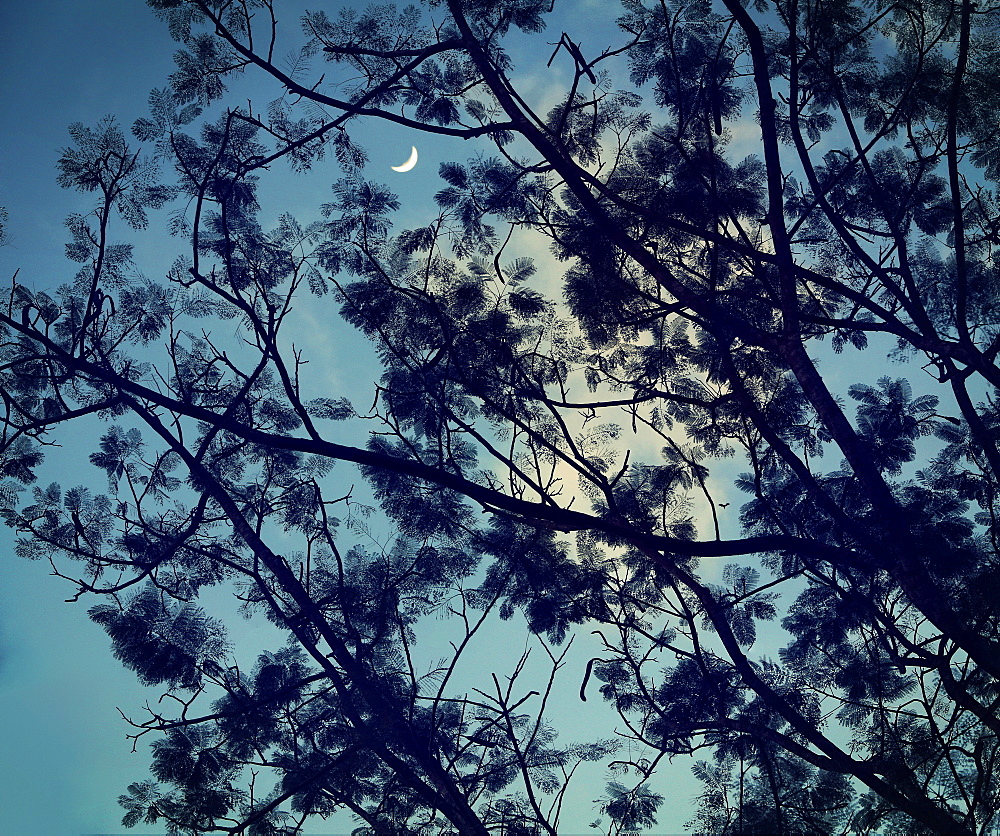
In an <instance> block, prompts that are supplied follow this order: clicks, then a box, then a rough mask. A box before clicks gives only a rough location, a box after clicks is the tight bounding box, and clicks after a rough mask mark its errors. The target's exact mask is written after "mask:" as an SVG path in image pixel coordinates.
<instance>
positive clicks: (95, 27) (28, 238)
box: [0, 0, 693, 836]
mask: <svg viewBox="0 0 1000 836" xmlns="http://www.w3.org/2000/svg"><path fill="white" fill-rule="evenodd" d="M324 5H325V6H326V7H327V8H329V7H330V6H331V5H333V4H331V3H324ZM587 5H589V3H587V2H586V1H585V0H584V1H583V2H579V3H574V4H572V7H573V8H574V9H581V8H583V7H585V6H587ZM0 32H2V33H3V34H2V36H0V67H2V68H3V73H2V75H0V112H2V113H3V114H4V117H5V119H4V123H5V124H4V129H3V131H0V161H2V162H0V206H6V207H7V209H8V211H9V213H10V220H9V225H8V235H9V238H10V246H8V247H5V248H2V249H0V275H2V278H3V280H4V281H5V282H9V281H10V278H11V276H12V275H13V273H14V271H15V270H17V269H19V270H20V273H19V275H18V281H19V282H21V283H23V284H27V285H29V286H34V287H36V288H54V287H56V286H58V285H59V284H61V283H63V282H64V281H67V280H69V279H70V278H71V277H72V275H73V273H74V272H75V271H76V269H77V266H76V265H75V264H73V263H72V262H69V261H67V260H66V259H65V257H64V255H63V253H64V244H65V243H66V241H67V237H68V236H67V234H66V231H65V228H64V226H63V219H64V218H65V217H66V215H67V214H69V213H70V212H73V211H87V210H89V209H90V208H92V205H93V203H92V196H91V195H83V194H80V193H75V192H67V191H65V190H63V189H61V188H60V187H59V186H58V185H57V184H56V182H55V175H56V169H55V164H56V161H57V159H58V157H59V151H60V149H61V148H62V147H63V146H65V145H67V144H68V141H69V137H68V134H67V126H68V125H69V124H70V123H73V122H77V121H80V122H83V123H84V124H86V125H92V124H94V123H95V122H96V121H97V120H98V119H100V118H101V117H102V116H104V115H106V114H108V113H113V114H116V115H118V117H119V119H120V122H121V124H122V126H123V127H124V128H126V129H127V128H128V126H129V125H131V123H132V121H133V120H134V119H135V118H137V117H139V116H142V115H144V114H145V113H146V102H147V97H148V93H149V90H150V89H151V88H153V87H158V86H164V83H165V79H166V77H167V75H168V74H169V73H170V72H171V70H172V69H173V62H172V58H171V56H172V53H173V51H174V50H175V49H176V45H175V44H174V42H173V41H171V40H170V38H169V36H168V35H167V32H166V29H165V27H164V26H163V25H162V24H161V23H160V22H159V21H158V20H156V19H155V17H154V16H153V14H152V12H150V10H149V9H148V8H147V7H146V5H145V3H143V2H142V1H141V0H35V1H34V2H17V1H16V0H0ZM557 37H558V35H557V34H555V35H553V34H551V33H549V34H548V36H547V38H548V39H549V40H555V39H556V38H557ZM610 41H611V36H610V35H609V37H608V39H607V43H610ZM607 43H601V42H600V41H599V40H597V39H596V38H595V43H594V46H595V48H601V47H603V46H606V45H607ZM539 54H540V53H539ZM547 57H548V55H544V56H542V57H541V60H539V61H538V62H537V63H538V65H539V69H540V70H543V71H544V61H545V60H546V59H547ZM558 72H559V70H558V67H555V68H553V69H552V70H550V71H548V72H547V73H543V74H542V75H540V76H539V78H540V79H541V78H544V76H545V75H547V77H548V78H550V79H551V78H554V77H557V75H558ZM539 83H542V82H541V81H539ZM536 92H537V90H536ZM273 95H275V94H273V93H272V94H271V95H270V96H268V95H266V94H265V95H263V96H261V97H260V100H259V101H255V105H263V104H264V103H266V102H267V101H268V100H269V98H272V97H273ZM366 133H367V136H366V135H365V134H366ZM359 138H360V139H362V141H363V142H364V144H366V145H367V146H368V147H369V149H370V151H371V155H372V160H371V165H370V167H369V169H368V171H367V173H368V176H369V177H377V178H379V179H382V180H383V182H386V183H388V184H389V185H390V186H391V187H393V188H394V189H397V190H399V189H400V188H401V186H402V185H405V186H406V188H407V194H406V195H404V200H403V203H404V208H405V209H404V217H403V218H402V219H401V223H402V224H403V225H406V223H407V219H406V217H405V216H406V215H410V216H411V217H414V218H415V217H416V215H415V214H412V213H414V211H415V210H414V207H415V206H416V207H419V206H421V205H429V204H430V197H431V195H433V192H434V191H435V190H436V189H437V188H440V186H439V185H438V184H437V182H436V181H434V180H433V177H434V174H435V173H436V171H437V165H438V163H439V162H440V161H441V160H444V159H462V158H464V157H465V156H466V155H467V154H469V153H470V152H471V151H472V150H473V149H472V148H471V147H470V146H467V145H464V144H463V143H462V142H461V141H460V140H444V139H429V138H426V137H416V138H415V137H413V136H412V132H410V131H407V130H406V129H404V128H400V127H398V126H393V125H386V124H384V123H383V124H381V125H377V126H371V127H370V128H368V129H367V131H359ZM366 139H367V140H368V141H367V142H365V140H366ZM413 143H416V144H417V145H418V146H420V151H421V160H420V164H419V165H418V168H417V170H415V171H414V172H413V173H412V174H410V175H398V174H394V173H392V172H390V171H388V166H389V165H392V164H398V163H400V162H402V161H403V160H404V159H405V157H406V156H407V154H408V153H409V149H410V145H411V144H413ZM380 172H384V173H385V176H384V177H382V175H381V174H380ZM336 176H337V173H336V168H335V166H333V167H332V168H331V167H330V166H329V164H327V166H326V168H324V170H323V171H322V172H317V173H314V174H313V175H310V176H306V177H301V176H300V177H294V176H293V175H289V177H288V179H286V180H284V181H279V183H278V184H277V185H266V186H265V187H264V189H263V190H262V201H261V202H262V204H263V205H264V207H265V212H264V218H263V220H264V223H265V225H266V224H268V223H271V222H273V221H274V220H276V218H277V215H278V214H279V213H280V212H282V211H288V210H289V209H291V211H293V213H294V212H295V205H296V204H298V205H300V206H309V207H316V206H318V205H319V204H320V203H322V202H324V201H325V200H329V194H330V193H329V184H330V182H331V181H332V180H333V179H334V178H335V177H336ZM404 176H405V177H407V178H409V179H407V180H401V179H399V178H402V177H404ZM290 194H294V200H292V199H291V198H290V197H289V195H290ZM277 197H281V198H282V199H281V200H280V201H279V200H275V199H274V198H277ZM290 201H291V203H292V205H291V206H290V205H289V203H290ZM425 201H426V202H425ZM312 217H315V215H312ZM131 240H136V241H137V242H138V255H139V258H140V262H141V266H143V268H144V269H147V268H148V269H149V270H150V274H151V275H154V276H155V275H157V273H155V272H152V271H155V270H162V272H165V267H163V265H162V263H160V262H159V261H158V256H160V255H162V256H163V257H164V258H166V257H167V256H168V255H169V259H170V260H172V257H173V254H174V252H175V251H179V248H180V242H176V241H173V242H172V241H167V242H166V248H168V249H164V248H163V246H162V245H163V234H162V233H161V232H158V231H156V230H153V231H151V232H150V233H147V234H146V235H142V236H139V235H132V236H131ZM157 241H159V242H160V246H159V247H158V245H157V243H156V242H157ZM144 242H148V243H147V244H145V245H144ZM518 254H520V253H518ZM166 263H167V264H169V260H168V261H167V262H166ZM160 275H162V273H160ZM310 315H311V316H313V317H314V321H313V322H312V323H311V324H314V325H315V326H316V328H315V333H314V334H313V337H312V338H313V339H314V344H318V343H323V342H325V343H327V345H326V346H325V347H326V348H328V349H329V348H331V345H332V344H333V343H336V345H333V346H332V347H333V348H334V349H337V350H334V351H333V356H334V357H336V356H337V354H338V351H351V352H352V356H354V352H355V351H357V350H359V349H358V338H357V337H355V336H354V335H352V334H350V333H345V331H344V329H343V328H341V329H340V330H338V331H331V330H329V329H328V328H327V327H326V326H328V324H329V323H328V322H325V321H324V320H323V318H322V316H321V315H320V314H310ZM341 356H342V355H341ZM321 371H322V374H323V375H325V376H326V378H328V379H329V381H330V383H331V385H334V384H335V385H336V386H337V387H338V388H341V387H344V386H347V387H352V386H355V385H356V384H358V383H365V382H366V381H365V380H363V379H361V378H360V377H359V378H353V377H352V376H351V375H350V374H349V372H348V370H346V369H342V368H336V367H329V368H326V369H323V370H321ZM368 380H370V375H369V377H368ZM369 391H370V387H369V386H365V387H364V394H363V395H358V397H359V406H361V407H362V408H365V407H367V405H368V403H367V402H366V403H361V400H363V398H365V397H368V394H367V393H368V392H369ZM354 394H358V393H357V392H355V393H354ZM63 439H64V443H66V445H67V447H70V448H71V449H72V447H75V446H76V444H77V443H78V444H79V445H80V448H79V449H83V450H89V449H92V448H93V446H94V443H95V441H96V437H95V436H93V435H89V436H88V433H87V430H86V429H85V428H80V429H78V430H76V431H75V435H68V434H63ZM72 458H73V456H72V453H70V454H68V455H67V454H65V453H64V454H63V455H60V454H59V451H54V452H53V453H52V455H50V457H49V460H50V465H49V467H50V470H49V476H48V480H46V478H45V476H43V477H42V481H43V482H44V481H49V480H52V479H56V478H58V479H59V480H60V481H62V482H63V484H64V485H69V484H72V483H73V472H72V469H71V468H72V466H73V463H72V461H71V460H72ZM79 458H80V459H81V460H82V457H79ZM67 465H69V466H70V467H69V468H68V467H67ZM76 466H79V467H80V468H82V469H81V471H80V472H81V473H83V472H84V469H87V468H89V465H87V464H86V463H85V462H83V461H78V462H77V464H76ZM57 469H58V471H59V473H58V476H57V475H54V473H55V471H56V470H57ZM91 471H92V469H90V470H88V471H87V473H88V477H87V478H89V473H90V472H91ZM80 478H81V480H82V479H83V478H84V477H83V476H81V477H80ZM50 571H51V570H50V567H49V566H48V565H46V564H42V563H29V562H27V561H23V560H19V559H17V558H16V557H15V556H14V555H13V535H12V533H11V532H10V531H9V529H6V528H2V527H0V740H2V741H3V749H2V756H0V810H2V813H0V820H2V828H3V830H4V832H5V833H12V834H14V833H17V834H22V833H23V834H34V836H47V834H52V836H63V834H69V835H70V836H72V834H84V833H87V834H95V833H119V832H121V831H122V828H121V826H120V819H121V816H122V810H121V808H119V807H118V805H117V803H116V802H115V799H116V797H117V796H118V795H119V794H120V793H121V792H123V791H124V789H125V786H126V785H127V784H128V783H129V782H130V781H134V780H142V779H144V778H145V777H146V765H147V763H148V759H147V758H146V756H145V754H144V753H143V751H142V747H140V752H139V753H137V754H132V753H131V744H130V743H129V742H128V741H126V739H125V734H126V732H127V731H128V728H127V727H126V725H125V724H124V723H123V721H122V720H121V717H120V715H119V713H118V711H117V710H116V706H121V707H122V709H123V710H124V711H126V713H129V712H132V713H133V714H134V715H136V716H137V715H138V709H139V708H140V707H141V705H142V703H143V701H144V700H145V699H155V697H156V696H158V693H159V692H158V691H156V690H155V689H143V688H142V687H141V686H140V685H139V684H138V683H137V682H136V680H135V678H134V676H133V675H132V674H131V673H130V672H128V671H125V670H124V669H123V668H122V667H121V666H120V665H119V664H118V663H117V662H116V661H115V660H114V658H113V657H112V656H111V654H110V652H109V650H108V647H109V642H108V639H107V637H106V636H105V634H104V632H103V631H102V630H101V629H100V628H99V627H97V625H95V624H93V623H92V622H90V621H89V619H88V618H87V617H86V610H87V608H88V607H90V606H92V605H93V604H94V603H97V602H96V600H94V599H90V600H86V599H85V600H83V601H81V602H78V603H75V604H68V603H65V602H64V599H65V598H67V597H69V596H70V594H71V593H72V589H71V587H69V586H68V585H67V584H66V583H65V582H62V581H60V580H59V579H56V578H52V577H49V573H50ZM266 639H267V633H266V631H260V632H258V633H254V630H253V628H251V627H249V626H247V627H245V630H244V632H243V633H241V635H240V640H241V641H246V642H247V644H248V645H258V644H260V643H263V642H265V641H266ZM517 650H518V651H519V650H520V648H517ZM578 687H579V683H578V681H577V682H575V683H573V684H572V685H571V686H570V690H572V689H574V688H578ZM594 690H595V691H596V688H595V689H594ZM599 706H600V701H599V700H594V699H592V700H591V701H590V702H589V703H588V704H587V705H586V707H584V706H583V705H581V704H580V703H579V702H578V701H575V704H574V705H573V713H574V715H575V716H574V717H573V718H572V719H573V721H575V723H579V724H580V725H585V724H587V723H589V722H590V720H589V719H588V715H587V714H585V713H584V712H585V711H586V712H592V711H594V710H596V709H597V708H598V707H599ZM570 725H574V723H571V724H570ZM564 739H565V740H566V741H567V742H569V741H570V740H572V739H573V734H572V732H571V731H570V732H567V734H566V736H565V737H564ZM688 769H689V764H687V763H684V764H683V765H681V766H680V767H679V768H678V769H677V775H678V778H679V780H680V781H681V782H682V783H683V784H685V786H684V792H685V794H687V792H688V791H689V790H690V789H691V788H693V784H692V783H691V782H690V779H688V780H687V781H685V780H684V777H685V776H686V775H687V771H688ZM602 789H603V778H602V779H601V780H600V781H599V782H597V783H594V784H589V785H587V786H584V787H580V788H579V791H580V793H581V794H580V796H579V799H580V803H581V804H585V805H588V807H589V802H590V801H591V800H593V799H594V798H596V797H597V796H598V795H599V794H600V793H601V791H602ZM667 806H668V807H671V806H673V805H671V804H670V803H669V802H668V805H667ZM687 812H688V811H687V807H686V805H685V806H684V807H683V809H677V808H675V811H674V812H673V813H672V814H671V813H670V811H669V810H667V809H665V810H664V815H663V816H661V825H664V826H665V829H669V830H674V829H678V828H679V827H680V823H681V822H683V821H684V819H685V818H686V817H687ZM583 816H585V818H584V819H583V820H584V821H589V820H590V819H592V818H594V815H593V811H592V810H591V809H588V810H586V811H584V812H583ZM349 821H350V820H349V819H348V818H345V819H344V820H343V823H341V826H340V827H339V828H336V827H334V828H331V827H327V828H326V830H327V831H328V832H329V831H330V830H335V829H340V830H346V831H349V830H350V828H351V825H350V824H349ZM145 830H146V831H148V830H149V828H148V827H146V828H145ZM130 832H136V833H142V832H144V828H143V827H142V826H140V827H138V828H136V830H135V831H130Z"/></svg>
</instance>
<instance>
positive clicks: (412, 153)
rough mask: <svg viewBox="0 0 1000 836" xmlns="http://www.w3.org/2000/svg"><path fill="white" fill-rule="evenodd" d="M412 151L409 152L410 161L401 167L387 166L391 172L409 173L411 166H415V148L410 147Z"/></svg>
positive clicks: (414, 146)
mask: <svg viewBox="0 0 1000 836" xmlns="http://www.w3.org/2000/svg"><path fill="white" fill-rule="evenodd" d="M410 147H411V148H412V149H413V150H411V151H410V159H408V160H407V161H406V162H405V163H403V164H402V165H392V166H389V168H391V169H392V170H393V171H409V170H410V169H411V168H413V166H415V165H416V164H417V146H416V145H411V146H410Z"/></svg>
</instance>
